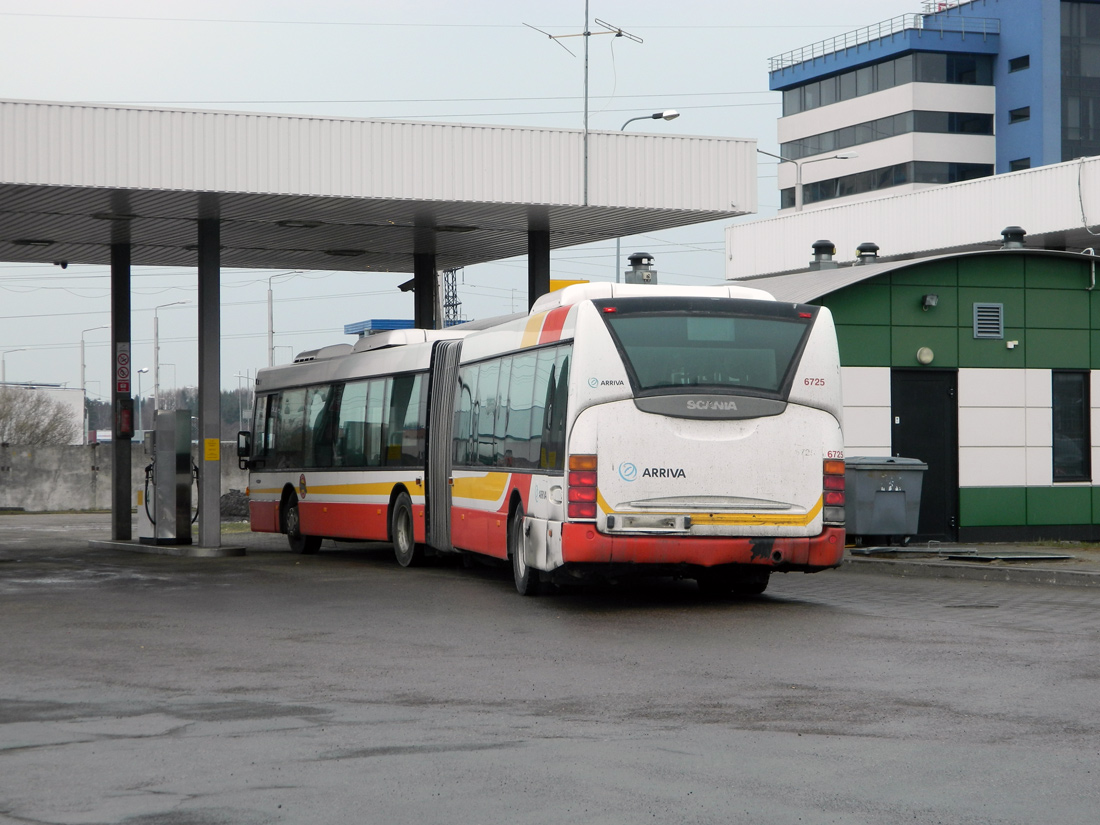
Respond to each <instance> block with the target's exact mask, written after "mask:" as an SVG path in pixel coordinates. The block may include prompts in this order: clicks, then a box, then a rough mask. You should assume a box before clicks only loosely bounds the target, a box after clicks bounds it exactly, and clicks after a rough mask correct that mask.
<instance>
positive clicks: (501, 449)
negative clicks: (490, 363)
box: [492, 355, 513, 467]
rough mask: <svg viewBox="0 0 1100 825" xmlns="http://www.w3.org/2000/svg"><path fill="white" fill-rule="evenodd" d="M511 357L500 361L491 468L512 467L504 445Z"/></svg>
mask: <svg viewBox="0 0 1100 825" xmlns="http://www.w3.org/2000/svg"><path fill="white" fill-rule="evenodd" d="M512 360H513V359H512V357H511V356H510V355H509V356H505V357H504V358H501V359H500V378H499V379H498V380H497V395H496V410H495V411H494V415H493V461H492V463H493V466H495V467H510V466H512V456H511V454H510V453H509V451H508V450H507V449H506V447H505V444H504V436H505V428H506V427H507V425H508V394H509V385H510V384H511V382H512Z"/></svg>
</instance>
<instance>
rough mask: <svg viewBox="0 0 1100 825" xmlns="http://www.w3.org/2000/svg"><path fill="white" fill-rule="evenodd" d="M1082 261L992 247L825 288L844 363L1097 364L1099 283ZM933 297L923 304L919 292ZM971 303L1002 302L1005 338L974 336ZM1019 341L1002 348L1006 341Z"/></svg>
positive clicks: (1041, 366)
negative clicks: (924, 354) (922, 359)
mask: <svg viewBox="0 0 1100 825" xmlns="http://www.w3.org/2000/svg"><path fill="white" fill-rule="evenodd" d="M1089 277H1090V268H1089V262H1087V261H1076V260H1072V259H1066V258H1063V257H1061V256H1058V255H1031V254H1019V253H1012V252H1008V253H1004V252H993V253H989V254H980V255H962V256H959V257H955V258H948V259H946V260H941V261H929V262H927V263H921V262H915V263H913V264H911V265H909V266H906V267H904V268H903V269H901V270H896V271H894V272H892V273H887V274H885V275H881V276H878V277H876V278H873V279H871V280H869V281H867V282H865V283H860V284H856V285H854V286H850V287H847V288H845V289H843V290H839V291H837V292H835V293H833V294H831V295H827V296H824V297H823V298H822V299H821V301H820V303H822V304H823V305H824V306H827V307H829V309H831V310H832V311H833V317H834V319H835V320H836V324H837V334H838V337H839V338H840V358H841V363H843V364H844V365H845V366H893V367H918V366H920V365H919V364H918V363H917V360H916V351H917V349H919V348H920V347H930V348H931V349H932V350H933V352H934V353H935V359H934V360H933V362H932V363H931V364H930V365H929V367H931V368H944V367H946V368H956V367H957V368H1004V369H1021V368H1025V367H1026V368H1032V369H1090V368H1091V369H1100V287H1098V288H1097V289H1096V290H1094V291H1092V292H1090V291H1088V289H1087V287H1088V285H1089ZM929 293H933V294H935V295H936V296H937V297H938V303H937V305H936V306H935V307H932V308H929V309H928V310H924V309H922V298H923V296H924V295H927V294H929ZM976 302H982V303H999V304H1003V305H1004V312H1005V338H1004V339H1003V340H990V339H975V338H974V335H973V312H974V310H973V307H974V304H975V303H976ZM1012 340H1015V341H1019V342H1020V343H1019V346H1017V347H1016V348H1014V349H1009V348H1008V347H1007V346H1006V343H1007V342H1008V341H1012Z"/></svg>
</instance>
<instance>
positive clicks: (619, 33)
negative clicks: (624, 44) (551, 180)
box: [523, 0, 643, 206]
mask: <svg viewBox="0 0 1100 825" xmlns="http://www.w3.org/2000/svg"><path fill="white" fill-rule="evenodd" d="M595 20H596V25H598V26H603V27H604V28H605V29H607V31H602V32H594V31H589V29H588V0H584V31H582V32H580V33H576V34H550V33H549V32H544V31H543V30H542V29H538V28H535V27H534V26H532V25H531V24H530V23H524V24H523V25H525V26H526V27H527V28H529V29H535V31H537V32H539V33H540V34H545V35H546V36H547V37H549V38H550V39H551V40H553V41H554V42H556V43H557V44H558V45H559V46H561V47H562V48H563V49H565V50H566V51H567V52H569V53H570V54H573V52H571V51H569V47H568V46H566V45H565V44H564V43H562V42H561V39H562V38H563V37H583V38H584V201H583V205H584V206H588V38H590V37H592V36H593V35H595V34H613V35H615V36H616V37H625V38H626V39H627V40H633V41H634V42H635V43H641V42H643V41H642V38H640V37H638V36H637V35H633V34H631V33H630V32H625V31H623V30H622V29H620V28H619V27H618V26H612V25H611V24H610V23H608V22H606V21H605V20H600V18H598V17H597V18H596V19H595ZM573 56H574V57H576V55H573Z"/></svg>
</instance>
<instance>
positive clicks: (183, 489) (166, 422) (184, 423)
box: [138, 410, 192, 544]
mask: <svg viewBox="0 0 1100 825" xmlns="http://www.w3.org/2000/svg"><path fill="white" fill-rule="evenodd" d="M155 426H156V429H155V430H153V432H151V433H146V439H145V452H146V455H149V456H150V457H151V458H152V461H151V462H150V464H149V466H147V467H146V468H145V494H144V496H143V497H142V498H143V502H142V506H139V507H138V540H139V541H140V542H141V543H142V544H190V543H191V480H192V472H191V411H190V410H158V411H157V416H156V421H155ZM150 436H151V437H150Z"/></svg>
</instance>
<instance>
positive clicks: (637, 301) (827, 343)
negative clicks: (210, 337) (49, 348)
mask: <svg viewBox="0 0 1100 825" xmlns="http://www.w3.org/2000/svg"><path fill="white" fill-rule="evenodd" d="M843 449H844V448H843V437H842V434H841V396H840V366H839V357H838V350H837V342H836V334H835V331H834V328H833V322H832V317H831V316H830V314H829V311H828V310H827V309H825V308H823V307H817V306H810V305H802V304H789V303H780V302H777V301H775V300H774V299H772V298H771V296H770V295H768V294H767V293H764V292H761V291H759V290H754V289H749V288H745V287H737V286H722V287H669V286H639V285H619V284H584V285H573V286H569V287H566V288H565V289H563V290H560V291H558V292H554V293H551V294H549V295H546V296H543V297H542V298H540V299H539V300H538V301H536V303H535V305H534V307H533V308H532V310H531V312H530V314H528V315H524V316H519V317H512V318H509V319H500V320H498V321H496V322H491V323H490V322H477V323H473V324H466V325H462V326H457V327H453V328H451V329H447V330H434V331H433V330H400V331H393V332H386V333H379V334H376V335H372V336H368V337H365V338H361V339H360V340H359V341H358V342H357V343H356V344H355V345H354V346H351V345H348V344H339V345H335V346H330V347H325V348H323V349H320V350H315V351H312V352H307V353H302V354H301V355H299V356H298V357H297V358H296V359H295V361H294V363H293V364H289V365H285V366H279V367H270V368H267V369H261V370H260V371H259V373H258V376H257V379H256V403H255V414H254V421H253V425H252V429H251V431H250V432H243V433H242V434H241V438H240V444H239V448H238V452H239V454H240V455H241V462H242V465H243V466H247V468H248V469H249V471H250V476H249V490H250V500H249V509H250V514H251V523H252V529H253V530H254V531H266V532H278V533H285V534H286V535H287V537H288V540H289V543H290V547H291V549H292V550H294V551H296V552H301V553H311V552H316V551H317V550H318V548H319V546H320V543H321V540H322V539H324V538H332V539H352V540H377V541H391V542H392V543H393V545H394V552H395V555H396V557H397V560H398V562H399V563H400V564H401V565H403V566H409V565H412V564H416V563H417V562H418V561H419V560H420V559H421V558H423V556H424V555H425V553H455V552H460V553H476V554H480V555H483V556H488V557H493V558H497V559H501V560H509V559H510V560H511V563H512V569H513V573H514V578H515V583H516V588H517V589H518V590H519V592H520V593H522V594H525V595H530V594H534V593H536V592H538V590H539V589H540V587H541V586H542V585H543V584H544V583H545V582H547V581H562V580H569V579H572V578H581V577H584V576H586V575H603V576H608V577H612V578H618V577H621V576H624V575H627V574H629V573H632V572H633V573H638V572H651V573H657V574H668V575H674V576H682V577H689V578H694V579H696V580H697V581H698V583H699V586H700V587H701V588H702V589H703V590H705V591H707V592H712V593H726V592H730V591H736V592H742V593H760V592H762V591H763V590H764V588H765V587H766V586H767V583H768V577H769V575H770V574H771V573H772V572H773V571H783V572H786V571H804V572H815V571H818V570H825V569H828V568H832V567H836V566H838V565H839V564H840V562H841V560H842V557H843V552H844V460H843V458H844V455H843Z"/></svg>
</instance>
